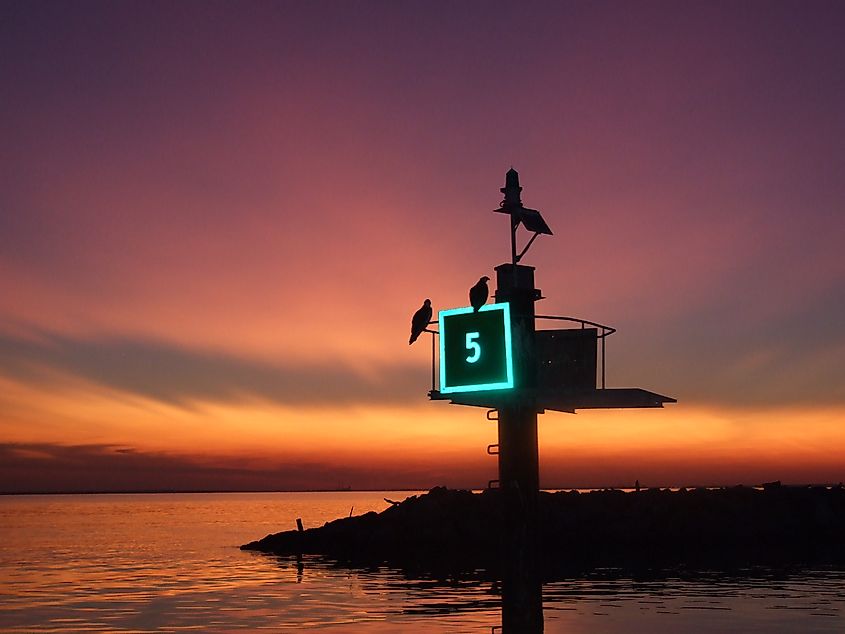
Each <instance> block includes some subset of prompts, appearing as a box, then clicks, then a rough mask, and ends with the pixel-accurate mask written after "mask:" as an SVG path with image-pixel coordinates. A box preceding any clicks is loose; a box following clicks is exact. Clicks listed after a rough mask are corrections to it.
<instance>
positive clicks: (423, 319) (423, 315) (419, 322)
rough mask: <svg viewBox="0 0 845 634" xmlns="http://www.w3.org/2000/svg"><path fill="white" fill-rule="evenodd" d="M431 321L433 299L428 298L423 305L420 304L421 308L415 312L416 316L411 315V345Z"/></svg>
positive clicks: (409, 343)
mask: <svg viewBox="0 0 845 634" xmlns="http://www.w3.org/2000/svg"><path fill="white" fill-rule="evenodd" d="M430 321H431V300H430V299H427V300H425V301H424V302H423V305H422V306H420V309H419V310H418V311H417V312H415V313H414V316H413V317H411V338H410V339H408V345H409V346H410V345H411V344H412V343H414V342H415V341H416V340H417V337H419V336H420V335H421V334H422V333H423V331H424V330H425V327H426V326H428V322H430Z"/></svg>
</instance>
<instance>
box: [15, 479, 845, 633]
mask: <svg viewBox="0 0 845 634" xmlns="http://www.w3.org/2000/svg"><path fill="white" fill-rule="evenodd" d="M407 495H410V494H409V493H407V492H389V491H387V492H374V493H361V492H341V493H235V494H163V495H56V496H15V497H12V496H6V497H0V629H2V630H3V631H20V632H32V631H54V632H69V631H86V632H90V631H123V632H144V631H181V630H197V631H234V630H242V631H243V630H257V629H270V630H305V629H325V630H328V631H330V632H361V631H366V632H379V633H381V632H417V631H419V632H423V631H425V632H490V630H491V627H492V626H494V625H498V624H499V623H500V613H499V609H500V608H499V597H498V595H497V593H496V591H495V588H493V587H492V585H491V584H490V583H489V582H481V581H475V580H466V581H454V582H451V583H444V582H438V581H433V580H408V579H406V578H404V576H403V575H401V574H400V573H398V572H395V571H391V570H384V569H379V570H347V569H343V568H337V567H333V566H331V565H330V564H328V563H325V562H321V561H319V560H316V559H313V558H306V559H305V560H304V561H303V563H302V565H301V566H298V565H297V563H296V562H295V561H291V560H286V559H278V558H275V557H271V556H266V555H262V554H258V553H250V552H242V551H240V550H238V546H239V545H240V544H242V543H245V542H247V541H251V540H253V539H256V538H258V537H262V536H264V535H265V534H267V533H271V532H277V531H280V530H287V529H292V528H294V527H295V523H294V522H295V519H296V518H297V517H301V518H302V520H303V523H304V524H305V525H306V527H308V526H317V525H321V524H322V523H323V522H325V521H329V520H332V519H335V518H337V517H342V516H346V515H348V514H349V512H350V509H351V508H352V507H354V512H355V513H356V514H358V513H364V512H366V511H369V510H376V511H380V510H383V509H384V508H385V507H386V506H387V504H386V503H385V502H384V500H383V498H384V497H388V498H391V499H403V498H404V497H406V496H407ZM544 605H545V623H546V632H551V633H561V634H562V633H566V634H573V633H581V632H590V633H591V634H595V633H618V632H682V633H694V632H695V633H698V632H701V633H716V632H720V633H721V632H752V633H756V632H759V633H763V632H766V633H775V634H780V633H787V632H789V633H792V632H845V573H843V572H842V571H835V570H812V571H801V572H793V573H790V574H787V573H783V572H772V571H761V570H757V571H746V573H745V574H742V575H735V576H725V575H720V574H715V573H714V574H709V575H708V574H697V575H696V576H695V577H688V576H681V575H677V574H671V573H670V574H668V575H662V576H660V577H657V578H655V577H652V578H647V579H644V578H631V577H630V576H626V575H624V574H621V573H619V572H618V571H612V570H600V571H595V572H594V573H592V574H590V575H588V576H586V577H582V578H578V579H571V580H567V581H563V582H556V583H553V584H548V585H546V586H545V587H544Z"/></svg>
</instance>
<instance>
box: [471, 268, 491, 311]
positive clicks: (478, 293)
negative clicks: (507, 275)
mask: <svg viewBox="0 0 845 634" xmlns="http://www.w3.org/2000/svg"><path fill="white" fill-rule="evenodd" d="M489 279H490V278H489V277H487V276H486V275H485V276H484V277H482V278H481V279H480V280H478V283H477V284H476V285H475V286H473V287H472V288H471V289H469V303H470V304H472V308H473V310H474V311H475V312H478V309H479V308H481V307H482V306H484V304H486V303H487V297H488V296H489V295H490V290H489V289H488V288H487V280H489Z"/></svg>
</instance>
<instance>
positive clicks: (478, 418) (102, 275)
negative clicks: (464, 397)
mask: <svg viewBox="0 0 845 634" xmlns="http://www.w3.org/2000/svg"><path fill="white" fill-rule="evenodd" d="M0 79H2V81H0V491H3V492H13V491H53V490H104V489H107V490H141V489H189V490H192V489H224V490H229V489H322V488H334V487H337V486H352V487H353V488H393V487H397V488H398V487H410V488H429V487H431V486H434V485H440V484H446V485H449V486H464V487H482V486H484V485H485V484H486V482H487V480H489V479H491V478H495V477H496V462H495V458H492V457H490V456H487V455H486V453H485V447H486V445H487V444H489V443H494V442H496V428H495V424H494V423H491V422H489V421H487V420H486V419H485V416H484V410H482V409H475V408H464V407H457V406H452V405H448V404H446V403H431V402H429V401H428V399H427V397H426V392H427V390H428V388H429V382H430V342H429V340H428V337H427V336H426V337H425V338H423V339H421V340H420V342H419V343H417V344H415V345H414V346H411V347H409V346H408V344H407V339H408V329H409V323H410V316H411V315H412V314H413V312H414V311H415V310H416V309H417V308H419V306H420V304H421V303H422V300H423V299H424V298H426V297H430V298H431V299H432V302H433V305H434V309H435V311H436V310H438V309H444V308H453V307H457V306H463V305H466V304H467V290H468V289H469V287H470V286H471V285H472V284H474V283H475V282H476V281H477V280H478V278H479V277H480V276H482V275H488V276H490V277H491V278H494V279H495V276H494V273H493V267H494V266H496V265H498V264H500V263H502V262H505V261H506V260H507V259H508V257H509V247H508V231H507V219H506V217H504V216H501V215H499V214H494V213H492V210H493V209H495V208H496V207H497V206H498V204H499V202H500V201H501V197H502V196H501V194H500V192H499V188H500V187H502V185H503V183H504V174H505V172H506V171H507V169H508V168H510V167H511V166H513V167H515V168H516V169H517V170H519V173H520V177H521V184H522V186H523V187H524V190H523V200H524V202H525V203H526V205H528V206H529V207H533V208H537V209H540V210H542V212H543V215H544V217H545V218H546V220H547V221H548V223H549V225H550V226H551V227H552V229H553V230H554V232H555V235H554V236H552V237H546V236H544V237H541V238H540V239H538V240H537V242H536V243H535V245H534V246H533V248H532V251H531V252H530V254H529V255H528V256H527V257H526V262H525V263H527V264H530V265H532V266H535V267H537V271H536V281H537V285H538V287H539V288H541V289H542V290H543V294H544V295H545V296H546V297H547V299H545V300H543V301H542V302H540V303H539V304H538V307H537V310H538V312H541V313H543V314H558V315H572V316H576V317H582V318H585V319H589V320H593V321H598V322H601V323H606V324H610V325H611V326H614V327H616V328H617V329H618V332H617V333H616V334H614V335H613V336H612V337H610V339H609V340H608V343H607V345H608V348H607V358H608V367H607V381H608V386H612V387H635V386H636V387H642V388H645V389H648V390H652V391H655V392H659V393H661V394H666V395H670V396H673V397H675V398H677V399H678V404H676V405H671V406H668V407H667V408H666V409H662V410H660V409H656V410H629V411H618V410H617V411H614V410H608V411H599V412H581V413H578V414H575V415H571V414H562V413H554V412H552V413H547V414H545V415H543V416H541V417H540V461H541V483H542V484H543V485H544V486H549V487H552V486H561V487H573V486H609V485H630V484H631V483H633V482H634V480H635V479H639V480H640V481H641V482H642V483H643V484H645V485H664V486H665V485H695V484H735V483H740V482H742V483H746V484H754V483H759V482H764V481H769V480H776V479H780V480H783V481H785V482H793V483H805V482H839V481H841V480H845V328H844V327H845V114H844V113H845V4H843V3H842V2H788V3H779V2H705V3H698V2H680V3H679V2H665V3H663V2H580V1H578V2H549V3H532V2H528V3H514V2H503V3H498V2H486V1H485V2H454V3H437V2H431V1H426V2H410V1H409V2H357V1H356V2H317V1H309V2H296V3H295V2H268V3H264V2H225V3H219V2H202V3H192V2H174V3H171V2H157V3H156V2H143V3H133V2H111V3H92V2H67V3H62V2H49V3H42V2H28V1H27V2H4V3H2V4H0Z"/></svg>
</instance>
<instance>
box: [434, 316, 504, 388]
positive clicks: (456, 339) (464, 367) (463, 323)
mask: <svg viewBox="0 0 845 634" xmlns="http://www.w3.org/2000/svg"><path fill="white" fill-rule="evenodd" d="M437 319H438V324H439V326H440V328H439V330H440V392H441V393H443V394H449V393H451V392H480V391H482V390H508V389H511V388H513V344H512V342H511V311H510V304H507V303H504V304H485V305H484V306H482V307H481V308H480V309H479V310H478V311H477V312H476V311H474V310H473V309H472V306H467V307H465V308H452V309H450V310H441V311H440V312H439V313H438V317H437Z"/></svg>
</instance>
